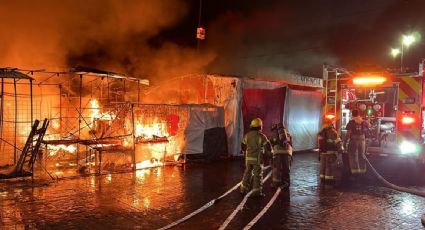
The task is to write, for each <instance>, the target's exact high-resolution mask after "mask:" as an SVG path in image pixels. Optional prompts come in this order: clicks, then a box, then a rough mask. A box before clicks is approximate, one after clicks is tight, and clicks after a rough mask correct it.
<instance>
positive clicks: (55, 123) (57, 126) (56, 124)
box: [51, 120, 60, 129]
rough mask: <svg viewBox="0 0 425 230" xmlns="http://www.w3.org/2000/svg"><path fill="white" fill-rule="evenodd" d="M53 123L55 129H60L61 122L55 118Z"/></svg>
mask: <svg viewBox="0 0 425 230" xmlns="http://www.w3.org/2000/svg"><path fill="white" fill-rule="evenodd" d="M51 124H52V128H53V129H59V128H60V123H59V121H58V120H53V121H52V123H51Z"/></svg>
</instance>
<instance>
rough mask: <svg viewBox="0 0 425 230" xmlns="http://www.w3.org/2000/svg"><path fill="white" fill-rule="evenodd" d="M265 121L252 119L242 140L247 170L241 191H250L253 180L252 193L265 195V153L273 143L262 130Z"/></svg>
mask: <svg viewBox="0 0 425 230" xmlns="http://www.w3.org/2000/svg"><path fill="white" fill-rule="evenodd" d="M262 128H263V122H262V121H261V119H260V118H255V119H253V120H252V121H251V124H250V131H249V132H248V133H247V134H245V136H244V138H243V140H242V150H243V151H244V152H245V172H244V175H243V179H242V183H241V187H240V189H241V193H243V194H244V193H248V191H249V190H250V182H251V180H252V195H253V196H264V194H263V193H262V180H263V155H264V154H265V151H268V152H270V151H271V144H270V142H269V140H268V139H267V137H266V136H265V135H264V134H263V133H262V132H261V131H262Z"/></svg>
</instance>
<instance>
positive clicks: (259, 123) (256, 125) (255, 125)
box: [249, 118, 263, 128]
mask: <svg viewBox="0 0 425 230" xmlns="http://www.w3.org/2000/svg"><path fill="white" fill-rule="evenodd" d="M262 126H263V121H262V120H261V119H260V118H255V119H253V120H252V121H251V124H250V125H249V127H251V128H259V127H262Z"/></svg>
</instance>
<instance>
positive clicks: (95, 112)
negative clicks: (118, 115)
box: [90, 99, 115, 123]
mask: <svg viewBox="0 0 425 230" xmlns="http://www.w3.org/2000/svg"><path fill="white" fill-rule="evenodd" d="M99 107H100V105H99V101H98V100H97V99H90V110H91V114H90V118H91V122H92V123H93V122H94V120H95V119H99V120H106V121H112V120H114V119H115V115H114V114H112V113H101V112H100V109H99Z"/></svg>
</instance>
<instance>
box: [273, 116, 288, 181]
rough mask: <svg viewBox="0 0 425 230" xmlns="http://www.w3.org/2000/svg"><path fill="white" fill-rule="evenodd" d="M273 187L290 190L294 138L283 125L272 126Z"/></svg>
mask: <svg viewBox="0 0 425 230" xmlns="http://www.w3.org/2000/svg"><path fill="white" fill-rule="evenodd" d="M272 132H273V135H272V138H271V144H272V147H273V151H272V153H273V163H272V167H273V168H272V187H273V188H276V187H280V188H281V189H285V188H289V185H290V175H289V174H290V168H291V158H292V137H291V135H290V134H289V132H288V131H287V130H286V128H285V127H284V126H283V124H282V123H278V124H275V125H273V126H272Z"/></svg>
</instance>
